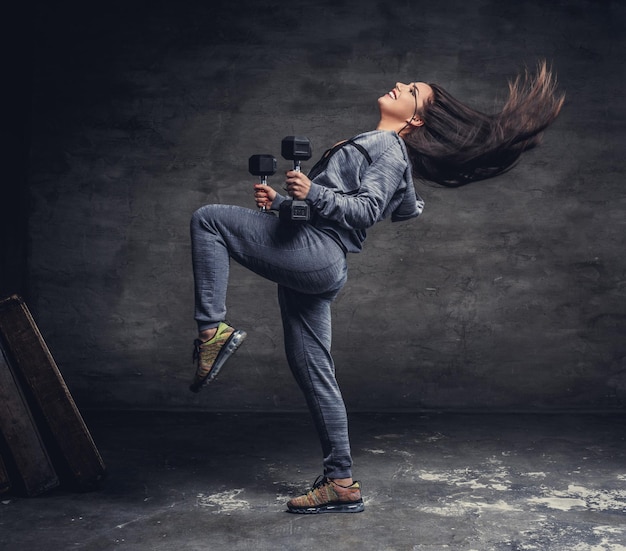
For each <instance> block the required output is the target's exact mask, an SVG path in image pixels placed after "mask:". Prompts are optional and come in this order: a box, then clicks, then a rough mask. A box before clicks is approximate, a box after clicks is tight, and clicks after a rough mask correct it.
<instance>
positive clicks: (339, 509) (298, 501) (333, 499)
mask: <svg viewBox="0 0 626 551" xmlns="http://www.w3.org/2000/svg"><path fill="white" fill-rule="evenodd" d="M364 508H365V506H364V505H363V499H362V498H361V485H360V484H359V483H358V482H354V484H352V485H351V486H340V485H339V484H337V483H336V482H335V481H333V480H330V479H328V478H326V477H325V476H318V477H317V480H316V481H315V482H314V483H313V487H312V488H311V489H310V490H309V491H308V492H307V493H306V494H304V495H303V496H300V497H294V498H293V499H292V500H290V501H289V502H288V503H287V509H288V510H289V512H290V513H303V514H314V513H360V512H361V511H363V509H364Z"/></svg>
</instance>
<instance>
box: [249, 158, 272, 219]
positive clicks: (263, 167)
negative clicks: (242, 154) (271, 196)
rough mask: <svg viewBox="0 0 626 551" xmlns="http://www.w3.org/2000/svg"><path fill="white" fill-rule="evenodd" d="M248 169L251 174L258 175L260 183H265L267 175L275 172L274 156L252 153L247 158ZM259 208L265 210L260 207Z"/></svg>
mask: <svg viewBox="0 0 626 551" xmlns="http://www.w3.org/2000/svg"><path fill="white" fill-rule="evenodd" d="M248 171H249V172H250V174H252V175H253V176H260V177H261V180H260V182H259V183H260V184H262V185H264V186H265V185H267V177H268V176H271V175H272V174H274V173H275V172H276V158H275V157H274V156H273V155H265V154H261V155H252V157H250V158H249V159H248ZM261 210H267V209H266V208H265V207H261Z"/></svg>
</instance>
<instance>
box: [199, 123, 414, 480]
mask: <svg viewBox="0 0 626 551" xmlns="http://www.w3.org/2000/svg"><path fill="white" fill-rule="evenodd" d="M308 176H309V178H310V179H311V189H310V190H309V193H308V195H307V197H306V202H307V203H308V205H309V207H310V209H311V211H312V217H311V220H310V221H309V222H308V223H304V224H299V225H295V224H289V223H285V222H283V221H281V220H280V219H279V218H278V217H277V216H272V215H268V214H267V213H266V212H262V211H257V210H253V209H249V208H244V207H238V206H232V205H206V206H204V207H201V208H200V209H198V210H197V211H196V212H195V213H194V214H193V217H192V220H191V238H192V262H193V270H194V282H195V283H194V284H195V319H196V321H197V324H198V329H199V331H202V330H204V329H209V328H213V327H218V325H219V324H220V322H223V321H224V319H225V317H226V290H227V285H228V275H229V259H230V258H232V259H234V260H235V261H236V262H238V263H239V264H241V265H243V266H245V267H246V268H248V269H250V270H252V271H253V272H255V273H256V274H258V275H260V276H262V277H264V278H266V279H269V280H271V281H273V282H275V283H277V284H278V300H279V304H280V310H281V316H282V323H283V330H284V342H285V352H286V356H287V361H288V363H289V367H290V369H291V371H292V373H293V375H294V377H295V379H296V381H297V383H298V385H299V386H300V388H301V390H302V392H303V393H304V396H305V399H306V402H307V405H308V407H309V410H310V412H311V415H312V417H313V421H314V424H315V427H316V429H317V432H318V435H319V438H320V442H321V445H322V452H323V458H324V460H323V461H324V463H323V464H324V476H326V477H327V478H329V479H335V478H350V477H351V476H352V470H351V468H352V457H351V453H350V443H349V437H348V421H347V416H346V409H345V405H344V401H343V398H342V395H341V392H340V390H339V386H338V384H337V380H336V378H335V365H334V363H333V359H332V356H331V334H332V330H331V303H332V301H333V300H334V299H335V297H336V296H337V294H338V293H339V291H340V290H341V288H342V287H343V285H344V283H345V282H346V277H347V265H346V253H348V252H350V253H358V252H360V251H361V249H362V245H363V242H364V241H365V238H366V229H367V228H369V227H370V226H372V225H374V224H375V223H376V222H378V221H380V220H383V219H385V218H391V220H392V221H394V222H396V221H402V220H408V219H410V218H414V217H416V216H419V215H420V214H421V212H422V210H423V208H424V202H423V201H422V199H421V198H420V197H419V196H418V195H417V194H416V192H415V188H414V186H413V179H412V176H411V164H410V162H409V157H408V155H407V151H406V148H405V145H404V142H403V141H402V139H401V138H400V137H399V136H398V135H397V134H396V133H395V132H388V131H379V130H377V131H373V132H366V133H364V134H360V135H358V136H356V137H354V138H352V139H351V140H347V141H346V142H342V143H340V144H338V145H336V146H335V147H333V148H332V149H330V150H328V151H326V153H325V154H324V156H323V157H322V158H321V159H320V161H319V162H318V163H317V164H316V165H315V166H314V167H313V169H312V170H311V171H310V173H309V175H308ZM286 199H287V198H286V197H283V196H281V195H277V197H276V199H275V200H274V202H273V204H272V210H278V209H279V208H280V205H281V203H282V202H283V201H285V200H286Z"/></svg>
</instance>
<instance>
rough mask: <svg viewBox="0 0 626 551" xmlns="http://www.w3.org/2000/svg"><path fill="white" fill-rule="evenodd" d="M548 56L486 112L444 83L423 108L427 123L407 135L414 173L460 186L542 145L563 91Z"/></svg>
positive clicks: (435, 88)
mask: <svg viewBox="0 0 626 551" xmlns="http://www.w3.org/2000/svg"><path fill="white" fill-rule="evenodd" d="M556 85H557V83H556V77H555V76H554V75H553V74H552V72H551V71H550V70H549V69H548V67H547V65H546V62H545V61H541V62H539V64H538V67H537V71H536V72H535V73H534V74H530V73H529V72H528V70H526V71H525V72H524V73H523V74H520V75H518V76H517V78H516V79H515V80H513V81H510V82H509V97H508V100H507V101H506V103H505V104H504V107H503V108H502V110H501V111H500V112H499V113H495V114H486V113H482V112H480V111H477V110H475V109H472V108H471V107H469V106H467V105H465V104H463V103H461V102H460V101H458V100H457V99H455V98H454V97H453V96H451V95H450V94H449V93H448V92H446V91H445V90H444V89H443V88H442V87H441V86H438V85H437V84H431V85H430V86H431V87H432V90H433V96H432V98H431V99H430V101H429V102H427V103H426V104H425V105H424V107H423V112H422V113H420V116H421V118H422V120H423V121H424V124H423V126H419V127H416V128H415V129H414V130H413V131H411V132H410V133H408V134H406V135H405V136H403V138H404V141H405V143H406V145H407V149H408V151H409V155H410V157H411V162H412V165H413V172H414V174H415V176H417V177H420V178H425V179H428V180H432V181H434V182H437V183H439V184H442V185H445V186H449V187H458V186H462V185H465V184H469V183H470V182H475V181H478V180H484V179H485V178H491V177H493V176H497V175H498V174H502V173H503V172H506V171H507V170H509V169H510V168H512V167H513V166H514V165H515V163H516V161H517V160H518V159H519V156H520V155H521V154H522V153H523V152H524V151H527V150H529V149H532V148H533V147H535V146H536V145H538V144H539V143H540V141H541V134H542V132H543V130H545V128H546V127H547V126H548V125H549V124H550V123H551V122H552V121H553V120H554V119H555V118H556V117H557V115H558V114H559V111H560V110H561V107H562V105H563V101H564V99H565V95H564V94H560V93H557V91H556Z"/></svg>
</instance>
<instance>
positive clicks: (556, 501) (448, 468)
mask: <svg viewBox="0 0 626 551" xmlns="http://www.w3.org/2000/svg"><path fill="white" fill-rule="evenodd" d="M85 418H86V421H87V424H88V426H89V428H90V430H91V432H92V435H93V436H94V439H95V441H96V443H97V445H98V448H99V450H100V452H101V454H102V455H103V457H104V460H105V462H106V464H107V468H108V471H109V473H108V476H107V478H106V480H105V481H104V483H103V484H102V488H101V489H100V490H98V491H95V492H90V493H83V494H80V493H78V494H77V493H71V492H68V491H66V490H63V489H61V490H56V491H53V492H51V493H49V494H46V495H45V496H42V497H37V498H23V497H16V496H13V495H7V494H4V495H2V496H0V549H2V550H3V551H5V550H6V551H13V550H20V551H29V550H41V549H45V550H47V551H55V550H69V549H80V550H89V551H96V550H109V549H124V550H142V551H143V550H151V551H152V550H153V551H157V550H176V551H182V550H200V549H202V550H205V549H209V550H222V549H228V550H233V551H235V550H246V551H252V550H254V551H261V550H266V549H267V550H272V551H275V550H282V549H284V550H308V549H334V550H343V549H350V550H355V549H359V550H376V551H382V550H393V551H403V550H420V551H431V550H432V551H434V550H441V549H452V550H478V551H485V550H567V551H582V550H592V551H622V550H626V445H625V441H624V421H625V419H624V415H612V416H606V415H580V414H578V415H574V414H567V415H566V414H553V415H512V414H509V415H494V414H491V415H478V414H474V415H469V414H434V413H433V414H426V413H421V414H401V415H392V414H386V415H382V414H376V415H374V414H371V415H370V414H354V415H352V416H351V432H352V440H353V448H354V456H355V470H356V476H357V478H360V479H361V481H362V483H363V487H364V498H365V501H366V509H365V512H363V513H360V514H351V515H348V514H343V515H338V514H336V515H316V516H304V515H291V514H289V513H286V512H285V507H284V502H285V501H286V500H287V499H288V497H289V496H291V495H293V494H294V493H299V491H300V490H301V489H304V488H306V487H308V486H309V485H310V484H311V483H312V482H313V480H314V479H315V477H316V476H317V475H318V474H319V466H320V458H319V455H320V454H319V451H318V447H317V441H316V438H315V435H314V434H313V431H312V427H311V425H310V423H309V420H308V417H307V415H305V414H293V415H287V414H282V415H277V414H274V415H269V414H257V413H250V414H234V413H233V414H189V413H185V414H147V413H113V414H107V415H103V414H102V413H99V414H97V415H95V414H91V413H90V414H88V415H85Z"/></svg>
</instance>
